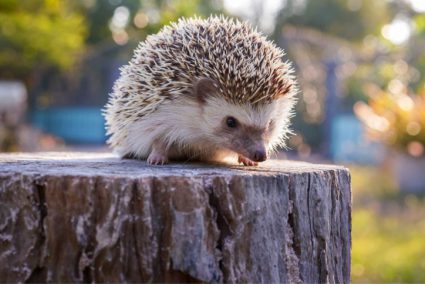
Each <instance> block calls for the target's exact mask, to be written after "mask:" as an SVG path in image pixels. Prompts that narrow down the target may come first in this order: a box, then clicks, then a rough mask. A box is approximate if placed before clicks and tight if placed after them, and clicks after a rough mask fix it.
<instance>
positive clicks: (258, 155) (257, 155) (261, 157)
mask: <svg viewBox="0 0 425 284" xmlns="http://www.w3.org/2000/svg"><path fill="white" fill-rule="evenodd" d="M252 158H253V160H254V162H263V161H265V160H267V153H266V151H265V150H263V149H261V150H256V151H255V152H254V156H253V157H252Z"/></svg>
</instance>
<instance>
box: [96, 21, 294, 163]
mask: <svg viewBox="0 0 425 284" xmlns="http://www.w3.org/2000/svg"><path fill="white" fill-rule="evenodd" d="M283 55H284V53H283V51H282V50H281V49H279V48H277V47H276V46H275V45H274V44H273V43H271V42H269V41H267V40H266V38H265V37H264V36H262V35H261V34H260V33H258V32H257V31H256V30H254V29H252V28H251V27H250V26H249V25H248V24H247V23H242V22H239V21H234V20H230V19H227V18H224V17H210V18H208V19H206V20H201V19H196V18H193V19H181V20H179V21H178V23H174V24H172V25H171V26H166V27H164V28H163V29H162V30H161V31H160V32H159V33H158V34H156V35H152V36H148V38H147V39H146V41H145V42H142V43H140V45H139V47H138V48H137V49H136V51H135V53H134V57H133V58H132V59H131V61H130V62H129V64H128V65H126V66H124V67H122V69H121V76H120V78H119V79H118V80H117V81H116V83H115V85H114V89H113V93H112V94H111V97H110V99H109V102H108V104H107V105H106V108H105V112H104V115H105V118H106V126H107V133H108V135H111V136H110V138H109V140H108V143H109V144H110V145H111V146H112V147H113V148H114V149H115V151H116V152H118V153H119V154H120V155H121V156H122V157H132V158H137V159H147V161H148V163H150V164H155V165H157V164H165V163H167V162H168V161H169V160H183V161H187V160H201V161H224V160H225V159H227V158H233V159H234V161H235V162H236V161H238V162H239V163H243V164H244V165H257V163H258V162H262V161H264V160H266V159H267V158H268V157H269V156H270V153H271V152H273V151H274V150H276V149H277V148H278V147H281V146H284V145H285V143H284V140H285V138H286V137H287V134H288V133H289V132H290V131H289V129H288V127H289V119H290V117H291V116H292V109H293V106H294V103H295V99H294V94H295V92H296V90H295V89H296V87H295V82H294V78H293V75H292V69H291V67H290V64H289V63H287V62H283V61H282V58H283Z"/></svg>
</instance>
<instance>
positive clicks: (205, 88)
mask: <svg viewBox="0 0 425 284" xmlns="http://www.w3.org/2000/svg"><path fill="white" fill-rule="evenodd" d="M193 91H194V95H195V97H196V99H197V100H198V101H199V102H200V103H205V102H206V99H207V97H209V96H212V95H215V94H216V93H217V85H216V83H215V81H214V80H211V79H208V78H201V79H199V80H197V81H196V82H195V84H194V86H193Z"/></svg>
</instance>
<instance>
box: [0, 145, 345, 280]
mask: <svg viewBox="0 0 425 284" xmlns="http://www.w3.org/2000/svg"><path fill="white" fill-rule="evenodd" d="M350 233H351V194H350V176H349V172H348V170H347V169H345V168H343V167H338V166H330V165H314V164H309V163H302V162H292V161H277V160H276V161H273V160H272V161H268V162H265V163H262V164H261V165H260V166H259V167H242V166H236V165H235V166H225V165H205V164H193V163H180V164H170V165H166V166H148V165H146V163H145V162H143V161H136V160H120V159H118V158H117V157H115V156H113V155H112V154H90V153H39V154H2V155H0V279H1V282H26V281H28V282H74V283H75V282H117V283H118V282H207V283H239V282H251V283H319V282H330V283H349V282H350V245H351V237H350Z"/></svg>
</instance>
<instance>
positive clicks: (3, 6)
mask: <svg viewBox="0 0 425 284" xmlns="http://www.w3.org/2000/svg"><path fill="white" fill-rule="evenodd" d="M85 34H86V26H85V18H84V17H83V16H82V15H81V13H79V12H78V11H76V9H75V7H74V4H72V1H62V0H32V1H20V0H2V1H1V2H0V46H1V48H0V77H3V78H9V77H12V78H19V79H26V78H27V76H28V75H29V74H30V73H31V72H34V70H39V69H40V68H42V67H44V66H56V67H59V68H62V69H66V68H69V67H70V66H72V64H73V63H74V62H75V60H76V59H77V56H78V55H79V54H80V53H81V52H82V51H83V48H84V39H85Z"/></svg>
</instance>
